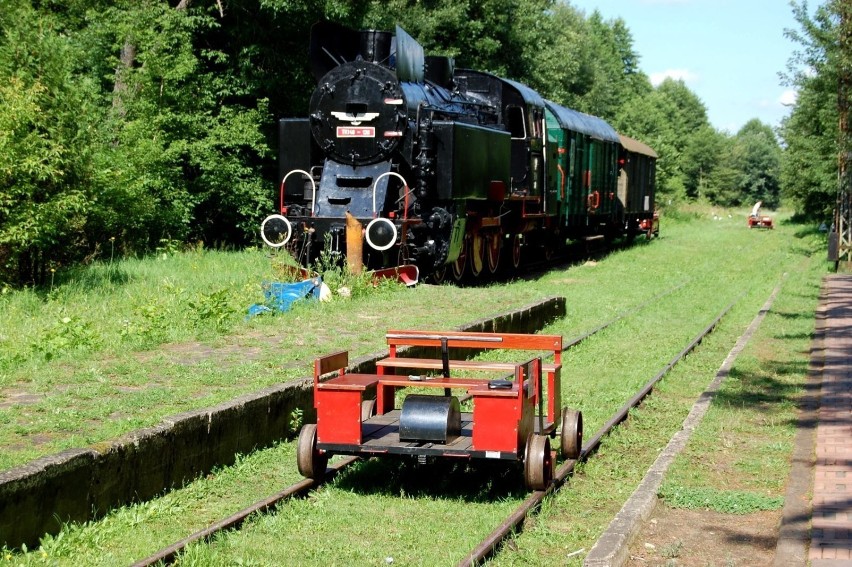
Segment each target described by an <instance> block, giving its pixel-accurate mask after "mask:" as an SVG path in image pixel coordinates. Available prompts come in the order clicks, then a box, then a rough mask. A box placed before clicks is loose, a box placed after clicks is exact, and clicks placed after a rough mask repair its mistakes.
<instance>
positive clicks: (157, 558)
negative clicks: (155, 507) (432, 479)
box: [132, 457, 358, 567]
mask: <svg viewBox="0 0 852 567" xmlns="http://www.w3.org/2000/svg"><path fill="white" fill-rule="evenodd" d="M357 460H358V457H346V458H344V459H342V460H340V461H339V462H337V463H334V464H333V465H329V466H328V468H327V469H326V472H325V477H324V479H323V481H322V482H317V481H315V480H313V479H310V478H306V479H304V480H301V481H299V482H297V483H295V484H293V485H290V486H288V487H287V488H285V489H284V490H282V491H281V492H279V493H277V494H274V495H272V496H270V497H268V498H265V499H263V500H260V501H258V502H255V503H254V504H252V505H251V506H249V507H248V508H244V509H242V510H240V511H239V512H237V513H236V514H233V515H232V516H229V517H227V518H225V519H224V520H220V521H218V522H216V523H215V524H211V525H210V526H207V527H206V528H204V529H203V530H200V531H197V532H195V533H194V534H192V535H190V536H188V537H185V538H184V539H182V540H180V541H178V542H176V543H173V544H172V545H170V546H168V547H165V548H163V549H161V550H160V551H157V552H156V553H154V554H153V555H149V556H148V557H146V558H145V559H141V560H139V561H137V562H136V563H134V564H133V565H132V567H148V566H150V565H154V564H156V563H158V562H161V561H162V562H163V563H164V564H166V565H169V564H171V563H172V562H174V560H175V559H176V558H177V555H178V554H179V553H180V552H181V551H183V550H184V549H186V547H187V546H188V545H189V544H191V543H194V542H196V541H199V540H208V539H210V537H211V536H213V535H214V534H216V533H219V532H222V531H225V530H229V529H232V528H238V527H239V526H240V525H241V524H242V523H243V522H244V521H245V520H246V518H248V517H249V516H251V515H252V514H254V513H256V512H266V511H267V510H269V509H270V508H272V507H273V506H275V505H276V504H278V503H279V502H281V501H282V500H287V499H288V498H294V497H296V496H302V495H304V494H307V493H308V492H310V491H311V490H312V489H314V488H316V487H318V486H320V485H322V484H323V483H324V482H327V481H328V480H331V479H332V478H333V477H334V476H335V475H336V474H337V473H339V472H340V471H342V470H343V469H345V468H346V467H348V466H349V465H351V464H352V463H354V462H355V461H357Z"/></svg>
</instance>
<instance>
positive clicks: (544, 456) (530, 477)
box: [524, 433, 553, 490]
mask: <svg viewBox="0 0 852 567" xmlns="http://www.w3.org/2000/svg"><path fill="white" fill-rule="evenodd" d="M552 480H553V454H552V453H551V452H550V438H549V437H547V436H546V435H536V434H535V433H530V436H529V437H528V438H527V448H526V451H525V452H524V481H525V482H526V483H527V486H528V487H529V488H531V489H533V490H544V489H546V488H547V486H548V485H549V484H550V482H551V481H552Z"/></svg>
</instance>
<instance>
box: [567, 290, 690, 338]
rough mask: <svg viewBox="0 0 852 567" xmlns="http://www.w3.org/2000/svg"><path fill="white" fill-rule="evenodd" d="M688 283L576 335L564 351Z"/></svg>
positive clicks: (659, 294) (661, 293)
mask: <svg viewBox="0 0 852 567" xmlns="http://www.w3.org/2000/svg"><path fill="white" fill-rule="evenodd" d="M687 283H689V280H687V281H685V282H683V283H681V284H679V285H676V286H675V287H673V288H671V289H670V290H668V291H663V292H660V293H658V294H657V295H655V296H654V297H652V298H650V299H648V300H646V301H644V302H643V303H640V304H639V305H637V306H636V307H633V308H632V309H628V310H627V311H622V312H621V313H619V314H618V315H616V316H615V318H614V319H611V320H609V321H607V322H606V323H603V324H601V325H598V326H597V327H595V328H594V329H592V330H591V331H588V332H586V333H585V334H583V335H580V336H579V337H576V338H574V339H571V340H570V341H569V342H567V343H566V344H565V345H564V346H563V347H562V352H565V351H566V350H568V349H569V348H571V347H573V346H576V345H578V344H580V343H581V342H583V341H584V340H586V339H588V338H589V337H591V336H592V335H594V334H595V333H598V332H600V331H603V330H604V329H606V328H607V327H609V326H610V325H613V324H615V323H618V322H619V321H621V320H622V319H625V318H627V317H629V316H631V315H635V314H636V313H639V312H640V311H642V310H643V309H645V308H646V307H648V306H649V305H651V304H652V303H655V302H657V301H659V300H660V299H662V298H664V297H666V296H667V295H671V294H673V293H674V292H676V291H677V290H679V289H680V288H682V287H683V286H685V285H686V284H687Z"/></svg>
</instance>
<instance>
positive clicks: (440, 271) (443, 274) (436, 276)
mask: <svg viewBox="0 0 852 567" xmlns="http://www.w3.org/2000/svg"><path fill="white" fill-rule="evenodd" d="M429 279H430V280H432V283H433V284H436V285H441V284H442V283H444V280H446V279H447V266H446V264H445V265H443V266H441V267H440V268H436V269H435V270H434V271H433V272H432V275H430V276H429Z"/></svg>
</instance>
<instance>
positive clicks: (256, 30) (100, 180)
mask: <svg viewBox="0 0 852 567" xmlns="http://www.w3.org/2000/svg"><path fill="white" fill-rule="evenodd" d="M319 19H329V20H332V21H337V22H340V23H343V24H345V25H348V26H351V27H356V28H357V27H374V28H380V29H392V28H393V26H394V25H396V24H399V25H401V26H402V27H403V28H405V29H406V30H407V31H408V32H409V33H410V34H411V35H412V36H414V37H415V38H416V39H418V41H420V42H421V43H422V44H423V45H424V47H425V48H426V50H427V51H428V52H431V53H440V54H446V55H451V56H454V57H455V58H456V60H457V64H458V65H460V66H465V67H472V68H477V69H483V70H487V71H491V72H493V73H496V74H499V75H502V76H507V77H510V78H513V79H516V80H518V81H521V82H524V83H526V84H529V85H530V86H532V87H533V88H535V89H537V90H538V91H539V92H541V93H542V94H543V95H544V96H546V97H548V98H551V99H553V100H555V101H557V102H560V103H561V104H564V105H566V106H570V107H573V108H576V109H578V110H581V111H584V112H588V113H590V114H595V115H597V116H601V117H603V118H604V119H606V120H608V121H610V122H611V123H612V124H613V126H614V127H615V128H616V129H618V130H619V131H621V132H623V133H625V134H627V135H630V136H633V137H635V138H638V139H641V140H643V141H645V142H647V143H648V144H649V145H651V146H652V147H653V148H655V149H656V151H657V152H658V153H659V154H660V156H661V157H660V160H659V164H658V167H659V178H658V191H659V195H660V199H659V200H660V202H662V203H663V204H666V203H669V202H677V201H681V200H685V199H706V200H708V201H710V202H713V203H718V204H720V205H740V204H743V203H748V204H750V203H751V202H753V201H754V200H757V199H762V200H763V201H764V202H765V203H767V204H769V205H774V204H777V203H778V202H779V178H780V171H781V170H780V168H781V165H780V164H781V151H780V148H779V147H778V143H777V141H776V138H775V135H774V133H773V132H772V130H771V129H770V128H769V127H768V126H766V125H764V124H761V123H759V122H757V121H753V122H750V123H749V124H747V125H746V126H744V127H743V128H742V130H741V131H739V132H737V133H736V134H733V135H732V134H728V133H726V132H719V131H716V130H715V129H714V128H713V127H712V126H711V125H710V123H709V121H708V119H707V112H706V108H705V107H704V105H703V103H702V102H701V101H700V99H698V97H696V95H695V94H694V93H692V92H691V91H690V90H689V89H688V88H687V87H686V85H685V84H684V83H683V82H680V81H674V80H667V81H665V82H663V83H662V84H660V85H658V86H656V87H654V86H653V85H652V84H651V83H650V81H649V79H648V77H647V76H646V75H645V74H644V73H642V72H641V71H640V70H639V61H640V54H639V53H637V52H636V51H635V49H634V48H633V41H632V38H631V35H630V31H629V28H628V25H627V23H626V22H624V21H623V20H613V21H605V20H603V19H602V18H601V16H600V15H599V14H598V13H592V14H585V13H582V12H580V11H578V10H577V9H575V8H573V7H572V6H571V5H570V4H569V3H567V2H564V1H560V0H463V1H459V0H388V1H385V2H379V1H378V0H169V1H168V2H166V1H158V0H112V1H108V0H61V1H60V0H0V32H2V33H0V282H17V283H30V282H39V281H43V279H44V277H45V272H46V270H48V269H50V268H51V267H54V266H59V265H68V264H71V263H75V262H79V261H81V260H88V259H92V258H98V257H99V256H100V257H103V255H104V254H106V253H108V252H107V251H109V253H113V252H114V253H122V254H133V253H143V252H145V251H148V250H151V249H154V248H156V247H157V246H162V245H164V243H165V244H169V243H174V242H178V243H179V242H189V241H196V240H200V241H203V242H205V243H208V244H227V245H243V244H246V243H250V242H252V241H254V239H255V236H254V235H255V232H256V227H257V224H258V222H259V220H260V219H262V218H263V216H265V214H266V213H268V212H269V211H270V210H271V209H272V206H273V196H274V195H275V189H274V188H275V180H274V176H275V171H276V165H275V157H274V156H275V149H276V148H275V136H274V131H275V122H276V120H277V118H279V117H282V116H301V115H304V114H305V113H306V111H307V102H308V99H309V96H310V92H311V90H312V87H313V85H312V79H311V77H310V75H309V69H308V64H307V45H308V38H309V32H310V26H311V24H312V23H313V22H315V21H317V20H319ZM815 98H816V97H815ZM801 100H807V97H804V98H803V99H801ZM814 104H817V101H816V100H815V102H814ZM788 143H789V142H788ZM791 145H792V144H791Z"/></svg>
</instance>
